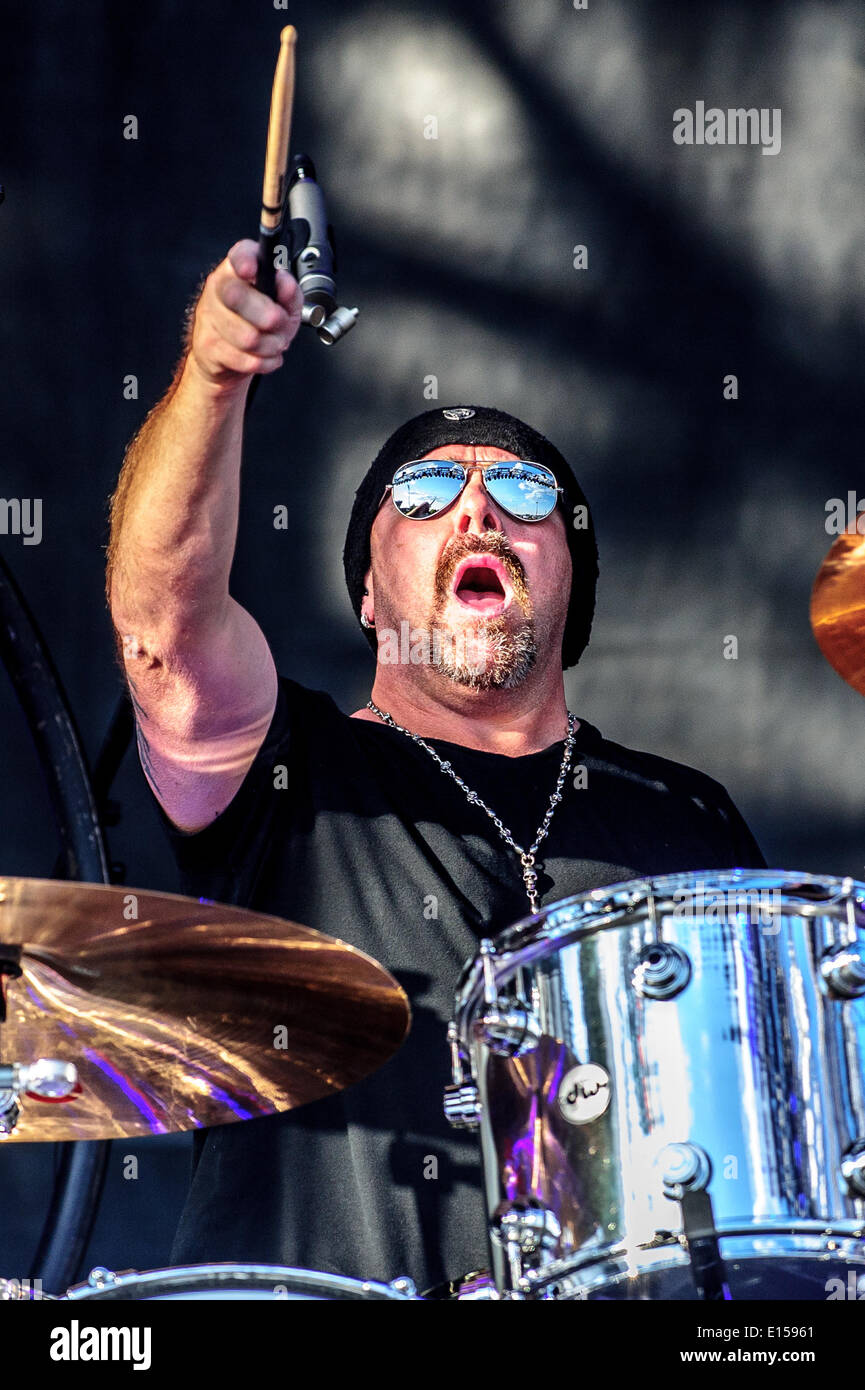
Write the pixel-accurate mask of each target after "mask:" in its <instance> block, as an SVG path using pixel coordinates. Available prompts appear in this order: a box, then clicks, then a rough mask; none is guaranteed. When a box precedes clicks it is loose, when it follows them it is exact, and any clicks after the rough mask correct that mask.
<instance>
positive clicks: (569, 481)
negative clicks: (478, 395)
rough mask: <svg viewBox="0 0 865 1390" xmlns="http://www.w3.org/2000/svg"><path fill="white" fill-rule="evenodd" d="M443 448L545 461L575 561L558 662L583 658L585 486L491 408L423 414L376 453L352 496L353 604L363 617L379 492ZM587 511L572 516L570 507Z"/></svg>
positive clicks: (594, 563) (589, 608)
mask: <svg viewBox="0 0 865 1390" xmlns="http://www.w3.org/2000/svg"><path fill="white" fill-rule="evenodd" d="M443 444H489V445H491V446H492V447H494V448H497V449H506V450H507V452H508V453H510V454H516V455H517V457H518V458H521V459H527V460H530V461H531V462H534V463H542V464H544V465H545V466H546V467H547V468H549V469H551V470H552V472H553V473H554V474H555V476H556V481H557V482H558V484H559V486H560V487H561V488H563V489H564V496H563V498H562V499H561V500H562V508H563V511H564V521H565V533H566V535H567V540H568V548H569V549H570V552H571V560H572V563H573V577H572V579H571V596H570V601H569V607H568V617H567V621H566V623H565V631H564V637H563V640H562V665H563V666H565V667H567V666H575V665H576V663H577V662H578V661H579V659H580V657H581V656H582V654H583V651H584V649H585V647H586V644H587V642H588V640H589V633H590V632H591V630H592V618H593V616H594V612H595V586H596V584H597V578H598V547H597V543H596V541H595V529H594V526H593V524H592V517H591V513H590V512H589V506H588V503H587V501H586V498H585V496H584V494H583V491H582V488H581V487H580V485H579V483H578V482H577V480H576V478H575V477H574V475H573V473H572V472H571V468H570V465H569V464H568V463H566V461H565V459H564V458H563V457H562V455H561V454H560V453H559V451H558V449H557V448H556V447H555V445H554V444H551V443H550V441H549V440H548V439H545V438H544V436H543V435H542V434H539V433H538V432H537V430H533V429H532V428H531V426H530V425H526V424H524V423H523V421H522V420H518V419H517V418H516V417H515V416H514V415H507V414H506V413H505V412H504V411H503V410H494V409H492V408H491V407H489V406H483V405H472V406H465V405H460V406H449V407H448V408H446V409H436V410H426V411H424V412H423V414H421V415H416V416H415V417H414V419H412V420H407V421H406V423H405V424H404V425H400V427H399V429H398V430H395V431H394V433H393V434H392V435H391V436H390V438H389V439H388V440H387V441H386V443H385V444H384V445H383V446H382V448H381V449H380V450H379V453H378V455H377V456H376V458H375V460H374V461H373V463H372V464H371V466H370V469H369V472H368V473H367V475H366V477H365V478H364V480H363V482H362V483H361V485H360V487H359V488H358V490H357V493H356V494H355V499H354V506H353V507H352V511H351V518H350V520H349V523H348V532H347V534H346V538H345V550H344V551H343V557H342V558H343V565H344V566H345V582H346V584H347V585H348V592H349V597H350V599H351V606H352V608H353V609H354V611H355V614H356V615H357V617H358V620H360V609H361V602H362V600H363V590H364V583H363V581H364V575H365V574H366V572H367V570H368V569H369V562H370V532H371V530H372V524H373V521H374V520H375V518H376V514H377V512H378V509H379V505H380V503H381V499H382V496H383V494H384V490H385V488H386V486H387V484H388V483H390V482H392V481H393V475H394V473H395V472H396V470H397V469H398V468H399V467H400V465H401V464H403V463H408V462H409V461H410V460H411V459H417V458H423V456H424V454H428V453H429V452H430V450H431V449H437V448H440V447H441V446H442V445H443ZM577 507H580V508H584V509H585V510H584V511H582V512H579V513H578V512H576V511H575V508H577ZM364 632H365V634H366V637H367V640H368V641H369V644H370V646H371V647H372V649H373V651H375V650H376V649H377V645H378V644H377V642H376V636H375V629H374V628H369V629H366V628H365V629H364Z"/></svg>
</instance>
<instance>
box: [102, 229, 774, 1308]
mask: <svg viewBox="0 0 865 1390" xmlns="http://www.w3.org/2000/svg"><path fill="white" fill-rule="evenodd" d="M255 273H256V248H255V245H254V243H252V242H249V241H244V242H239V243H238V244H237V245H236V246H234V247H233V248H232V250H231V251H230V252H229V254H228V256H227V258H226V260H225V261H223V262H222V264H221V265H220V266H218V267H217V269H216V270H215V271H213V272H212V274H211V275H210V276H209V278H208V280H207V281H206V283H205V287H204V289H203V292H202V294H201V297H200V300H199V302H198V305H197V308H196V311H195V315H194V319H193V321H192V325H191V328H190V332H189V335H188V350H187V353H186V356H185V358H184V360H183V361H182V363H181V365H180V367H179V368H178V371H177V373H176V375H175V380H174V383H173V384H172V387H171V389H170V390H169V392H168V393H167V395H166V397H165V399H164V400H163V401H162V402H161V403H160V404H159V405H158V406H157V407H156V409H155V410H154V411H153V412H152V413H151V415H150V416H149V417H148V419H147V421H146V422H145V425H144V427H143V428H142V430H141V432H140V433H139V435H138V437H137V439H136V440H135V441H134V442H133V444H132V446H131V448H130V450H129V452H128V455H127V459H126V462H125V464H124V468H123V472H122V474H121V478H120V482H119V485H118V489H117V493H116V496H115V499H114V507H113V529H112V540H111V549H110V563H109V593H110V602H111V608H112V614H113V619H114V623H115V626H116V628H117V632H118V636H119V639H120V641H121V643H122V650H123V659H124V664H125V670H126V675H127V678H128V681H129V686H130V691H131V694H132V698H133V700H134V702H135V709H136V716H137V730H138V741H139V750H140V756H141V761H142V765H143V767H144V770H145V772H146V774H147V777H148V780H149V782H150V785H151V787H152V789H153V791H154V794H155V795H156V797H157V799H158V801H159V803H160V805H161V807H162V809H163V811H164V813H165V816H166V818H167V822H168V826H169V833H170V835H171V837H172V841H173V845H174V848H175V852H176V854H177V858H178V861H179V864H180V866H181V869H182V872H183V876H184V884H185V887H186V889H187V891H189V892H192V893H195V894H204V895H206V896H208V897H212V898H216V899H220V900H225V901H234V902H239V903H243V904H248V905H251V906H254V907H257V908H259V909H260V910H263V911H268V912H273V913H276V914H278V915H281V916H284V917H288V918H291V919H294V920H297V921H300V922H303V923H305V924H306V925H309V926H312V927H315V928H318V929H320V930H322V931H325V932H328V933H330V934H332V935H335V936H339V937H342V938H343V939H345V940H347V941H349V942H351V943H352V944H354V945H356V946H358V947H359V948H361V949H362V950H364V951H366V952H368V953H369V954H370V955H372V956H374V957H375V958H376V959H377V960H380V961H381V962H382V963H383V964H384V965H385V966H386V967H387V968H388V969H389V970H391V971H392V972H393V973H394V974H395V975H396V977H397V979H399V980H400V982H401V983H402V984H403V986H404V988H405V989H406V990H407V992H408V994H409V996H410V998H411V1002H412V1009H413V1023H412V1029H411V1033H410V1035H409V1038H408V1040H407V1041H406V1043H405V1044H404V1046H403V1047H402V1048H401V1050H400V1051H399V1052H398V1053H397V1054H396V1056H395V1057H394V1058H392V1059H391V1060H390V1061H389V1062H388V1063H387V1064H386V1065H385V1066H384V1067H382V1068H381V1069H380V1071H379V1072H378V1073H376V1075H374V1076H373V1077H371V1078H369V1079H368V1080H366V1081H364V1082H362V1083H361V1084H359V1085H357V1086H356V1087H354V1088H352V1089H351V1090H349V1091H348V1092H346V1093H344V1094H342V1095H340V1096H337V1097H335V1098H332V1099H329V1100H326V1101H321V1102H317V1103H314V1104H312V1105H309V1106H307V1107H305V1108H304V1109H302V1110H300V1111H298V1112H295V1113H292V1114H288V1115H283V1116H278V1117H274V1118H271V1119H264V1120H255V1121H251V1122H247V1123H246V1124H236V1125H228V1126H223V1127H219V1128H217V1129H214V1130H211V1131H210V1132H208V1133H207V1134H204V1135H202V1136H196V1140H197V1146H196V1151H197V1157H198V1162H197V1167H196V1170H195V1174H194V1177H193V1181H192V1186H191V1190H190V1195H189V1199H188V1202H187V1206H186V1209H185V1212H184V1215H183V1218H182V1221H181V1226H180V1230H179V1233H178V1238H177V1242H176V1244H175V1249H174V1253H173V1258H174V1259H175V1260H178V1261H180V1260H182V1261H184V1262H186V1261H202V1260H231V1261H257V1262H272V1263H282V1264H294V1265H301V1266H304V1267H308V1268H314V1269H322V1270H330V1271H335V1272H340V1273H343V1274H348V1275H352V1276H355V1277H359V1278H371V1279H390V1278H394V1277H396V1276H397V1275H400V1274H408V1275H410V1276H412V1277H413V1278H414V1279H415V1280H416V1282H417V1283H418V1285H419V1286H420V1287H428V1286H431V1285H435V1284H437V1283H440V1282H442V1281H443V1280H445V1279H453V1278H455V1277H458V1276H460V1275H462V1274H464V1273H466V1272H467V1271H469V1270H472V1269H476V1268H478V1267H482V1266H483V1265H484V1264H486V1262H487V1259H486V1251H485V1233H484V1222H483V1204H482V1200H481V1196H480V1191H479V1171H478V1162H477V1152H476V1141H475V1139H474V1138H473V1136H471V1135H469V1136H466V1135H462V1134H455V1133H452V1132H449V1131H448V1127H447V1125H446V1122H445V1120H444V1119H443V1116H442V1111H441V1092H442V1088H443V1086H444V1084H445V1083H446V1082H447V1081H448V1080H449V1079H450V1078H449V1069H448V1055H447V1049H446V1044H445V1030H446V1025H447V1021H448V1017H449V1012H450V1008H451V1003H452V1000H453V991H454V986H455V983H456V980H457V976H458V974H459V971H460V968H461V966H462V965H463V963H464V961H465V960H466V959H468V958H470V957H471V956H473V955H474V954H475V952H476V950H477V944H478V940H479V938H480V937H482V936H488V935H494V934H495V933H496V932H497V931H499V930H501V929H503V928H504V927H505V926H508V925H510V924H511V923H512V922H514V921H516V920H518V919H520V918H522V917H525V916H527V915H528V914H529V912H530V911H531V910H534V909H535V908H536V907H539V906H542V905H546V904H549V903H551V902H555V901H557V900H559V899H561V898H564V897H567V896H568V895H570V894H572V893H578V892H583V891H586V890H588V889H591V888H595V887H598V886H601V885H603V884H609V883H614V882H618V881H621V880H624V879H628V878H632V877H636V876H639V875H643V874H648V873H654V874H664V873H672V872H675V871H686V870H706V869H712V868H716V869H723V868H730V867H732V866H735V865H740V866H745V867H747V866H756V865H762V863H763V860H762V857H761V855H760V851H759V849H758V848H757V846H756V844H755V842H754V840H753V838H752V837H751V835H750V832H749V831H748V829H747V826H746V825H745V823H744V821H743V820H742V818H741V817H740V815H739V814H738V812H737V811H736V809H735V807H734V806H733V804H732V802H731V801H730V799H729V797H728V796H727V794H726V792H725V791H724V790H723V788H722V787H720V786H719V785H718V784H717V783H716V782H713V781H712V780H711V779H709V778H708V777H705V776H704V775H703V774H701V773H698V772H695V771H693V770H691V769H689V768H685V767H682V766H680V765H678V764H676V763H672V762H669V761H667V760H664V759H661V758H657V757H652V756H650V755H648V754H644V753H637V752H633V751H631V750H628V749H625V748H622V747H620V746H619V745H617V744H614V743H611V742H609V741H607V740H606V739H604V738H603V737H602V735H601V734H600V733H599V732H598V730H597V729H595V728H594V727H593V726H592V725H591V724H589V723H587V722H586V721H585V720H578V719H576V718H575V717H574V716H572V715H569V713H568V710H567V707H566V704H565V696H564V685H563V675H562V673H563V666H566V665H571V664H573V663H574V662H576V661H577V660H578V659H579V657H580V655H581V653H582V651H583V649H584V647H585V645H586V642H587V641H588V638H589V632H590V628H591V621H592V615H593V611H594V601H595V582H596V577H597V552H596V547H595V539H594V531H593V529H592V524H591V518H590V515H589V513H588V507H587V504H586V501H585V498H584V496H583V494H582V492H581V490H580V488H579V485H578V484H577V481H576V479H575V478H574V476H573V474H572V472H571V470H570V468H569V466H568V464H567V463H566V462H565V460H564V459H563V458H562V456H561V454H559V453H558V451H557V450H556V449H555V448H554V447H553V445H552V444H550V443H549V441H548V440H546V439H544V438H543V436H541V435H539V434H538V433H537V432H536V431H534V430H532V429H531V428H530V427H529V426H527V425H524V424H523V423H522V422H521V421H518V420H516V419H515V418H514V417H512V416H509V415H505V414H503V413H502V412H499V411H495V410H491V409H488V408H485V407H480V406H462V407H455V408H443V409H436V410H432V411H427V412H425V413H424V414H423V415H421V416H418V417H417V418H416V419H414V420H412V421H409V422H407V424H405V425H404V426H402V427H401V429H399V430H397V431H396V433H395V434H394V435H393V436H392V437H391V439H390V440H388V442H387V443H386V444H385V445H384V447H383V449H382V450H381V452H380V454H379V456H378V458H377V459H376V461H375V462H374V463H373V465H372V467H371V468H370V470H369V472H368V473H367V475H366V478H365V479H364V481H363V482H362V484H361V486H360V488H359V490H358V494H357V497H356V500H355V505H354V509H353V512H352V517H351V522H350V525H349V530H348V536H347V540H346V548H345V556H344V559H345V569H346V579H347V583H348V587H349V593H350V595H351V599H352V603H353V605H354V608H355V612H356V614H357V616H358V618H359V620H360V622H361V624H362V626H363V627H364V629H365V631H366V633H367V636H369V637H370V638H371V639H372V642H373V644H374V645H375V646H376V647H377V650H378V652H379V660H378V662H377V665H376V671H375V679H374V683H373V686H372V694H371V700H370V702H369V705H368V706H367V707H365V708H363V709H360V710H356V711H355V712H354V713H353V714H352V715H350V716H347V715H345V714H342V713H341V712H340V711H339V710H338V709H337V707H336V706H335V704H334V703H333V702H332V700H330V698H329V697H328V696H326V695H323V694H320V693H317V692H312V691H309V690H306V689H304V688H302V687H301V686H299V685H297V684H296V683H294V682H292V681H290V680H286V679H280V678H278V676H277V673H276V670H275V668H274V664H273V660H272V657H271V655H270V652H269V650H268V647H267V643H266V641H265V639H264V636H263V635H262V633H261V630H260V629H259V628H258V626H257V624H256V623H255V621H254V619H253V618H252V617H251V616H250V615H249V614H248V613H247V612H245V611H244V610H243V609H242V608H241V607H240V606H239V605H238V604H237V603H236V602H235V601H234V600H233V599H232V598H231V596H230V594H229V590H228V578H229V571H230V568H231V562H232V554H233V549H234V542H235V535H236V527H237V510H238V487H239V473H240V458H241V445H242V427H243V411H244V404H245V399H246V393H247V390H248V387H249V383H250V381H251V379H252V376H253V375H254V374H256V373H269V372H272V371H275V370H276V369H277V368H278V367H279V366H280V365H281V363H282V361H283V355H284V353H285V351H286V350H287V348H288V346H289V344H290V343H291V341H292V339H293V338H294V336H295V334H296V332H297V330H298V327H299V324H300V315H301V308H302V297H301V294H300V291H299V288H298V286H297V285H296V283H295V281H294V280H293V279H292V277H291V276H290V275H288V274H287V273H285V272H279V274H278V276H277V295H278V303H274V302H272V301H270V300H268V299H267V298H265V297H264V296H263V295H261V294H260V293H259V292H258V291H257V290H256V289H255V288H254V285H253V281H254V278H255ZM418 460H423V462H422V463H419V462H418ZM406 633H407V634H408V639H409V643H410V651H409V659H408V660H406V659H405V656H406V642H405V640H404V634H406ZM412 652H413V653H414V656H413V657H412V655H411V653H412ZM280 1021H281V1020H279V1019H275V1020H274V1024H277V1023H279V1022H280Z"/></svg>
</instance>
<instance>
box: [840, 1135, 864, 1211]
mask: <svg viewBox="0 0 865 1390" xmlns="http://www.w3.org/2000/svg"><path fill="white" fill-rule="evenodd" d="M841 1176H842V1178H843V1179H844V1181H845V1182H846V1184H847V1187H848V1189H849V1191H850V1196H851V1197H865V1139H857V1140H856V1141H855V1143H853V1144H851V1145H850V1147H849V1149H848V1150H847V1152H846V1153H845V1155H844V1157H843V1158H842V1159H841Z"/></svg>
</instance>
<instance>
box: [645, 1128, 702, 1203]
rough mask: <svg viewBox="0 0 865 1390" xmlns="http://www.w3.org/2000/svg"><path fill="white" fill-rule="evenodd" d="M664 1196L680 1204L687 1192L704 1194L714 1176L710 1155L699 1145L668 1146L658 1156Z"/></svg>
mask: <svg viewBox="0 0 865 1390" xmlns="http://www.w3.org/2000/svg"><path fill="white" fill-rule="evenodd" d="M658 1164H659V1166H660V1167H661V1183H662V1185H663V1188H664V1196H665V1197H669V1199H670V1201H671V1202H680V1201H681V1200H682V1197H683V1196H684V1195H685V1193H686V1192H702V1191H703V1190H704V1188H705V1187H706V1186H707V1184H708V1182H709V1179H710V1178H711V1176H712V1164H711V1161H710V1159H709V1155H708V1154H707V1153H706V1151H705V1150H704V1149H701V1148H700V1146H699V1144H691V1143H690V1142H687V1143H684V1144H667V1145H666V1147H665V1148H663V1149H662V1150H661V1152H660V1153H659V1154H658Z"/></svg>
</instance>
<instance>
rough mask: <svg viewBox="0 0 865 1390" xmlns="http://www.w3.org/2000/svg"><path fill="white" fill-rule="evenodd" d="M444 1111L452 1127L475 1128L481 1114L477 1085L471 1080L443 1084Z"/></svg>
mask: <svg viewBox="0 0 865 1390" xmlns="http://www.w3.org/2000/svg"><path fill="white" fill-rule="evenodd" d="M444 1112H445V1119H446V1120H447V1122H448V1124H449V1125H451V1126H452V1128H453V1129H477V1127H478V1122H479V1120H480V1115H481V1103H480V1100H479V1098H478V1088H477V1086H475V1085H474V1083H473V1082H471V1081H462V1082H460V1083H459V1084H458V1085H455V1086H445V1091H444Z"/></svg>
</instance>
